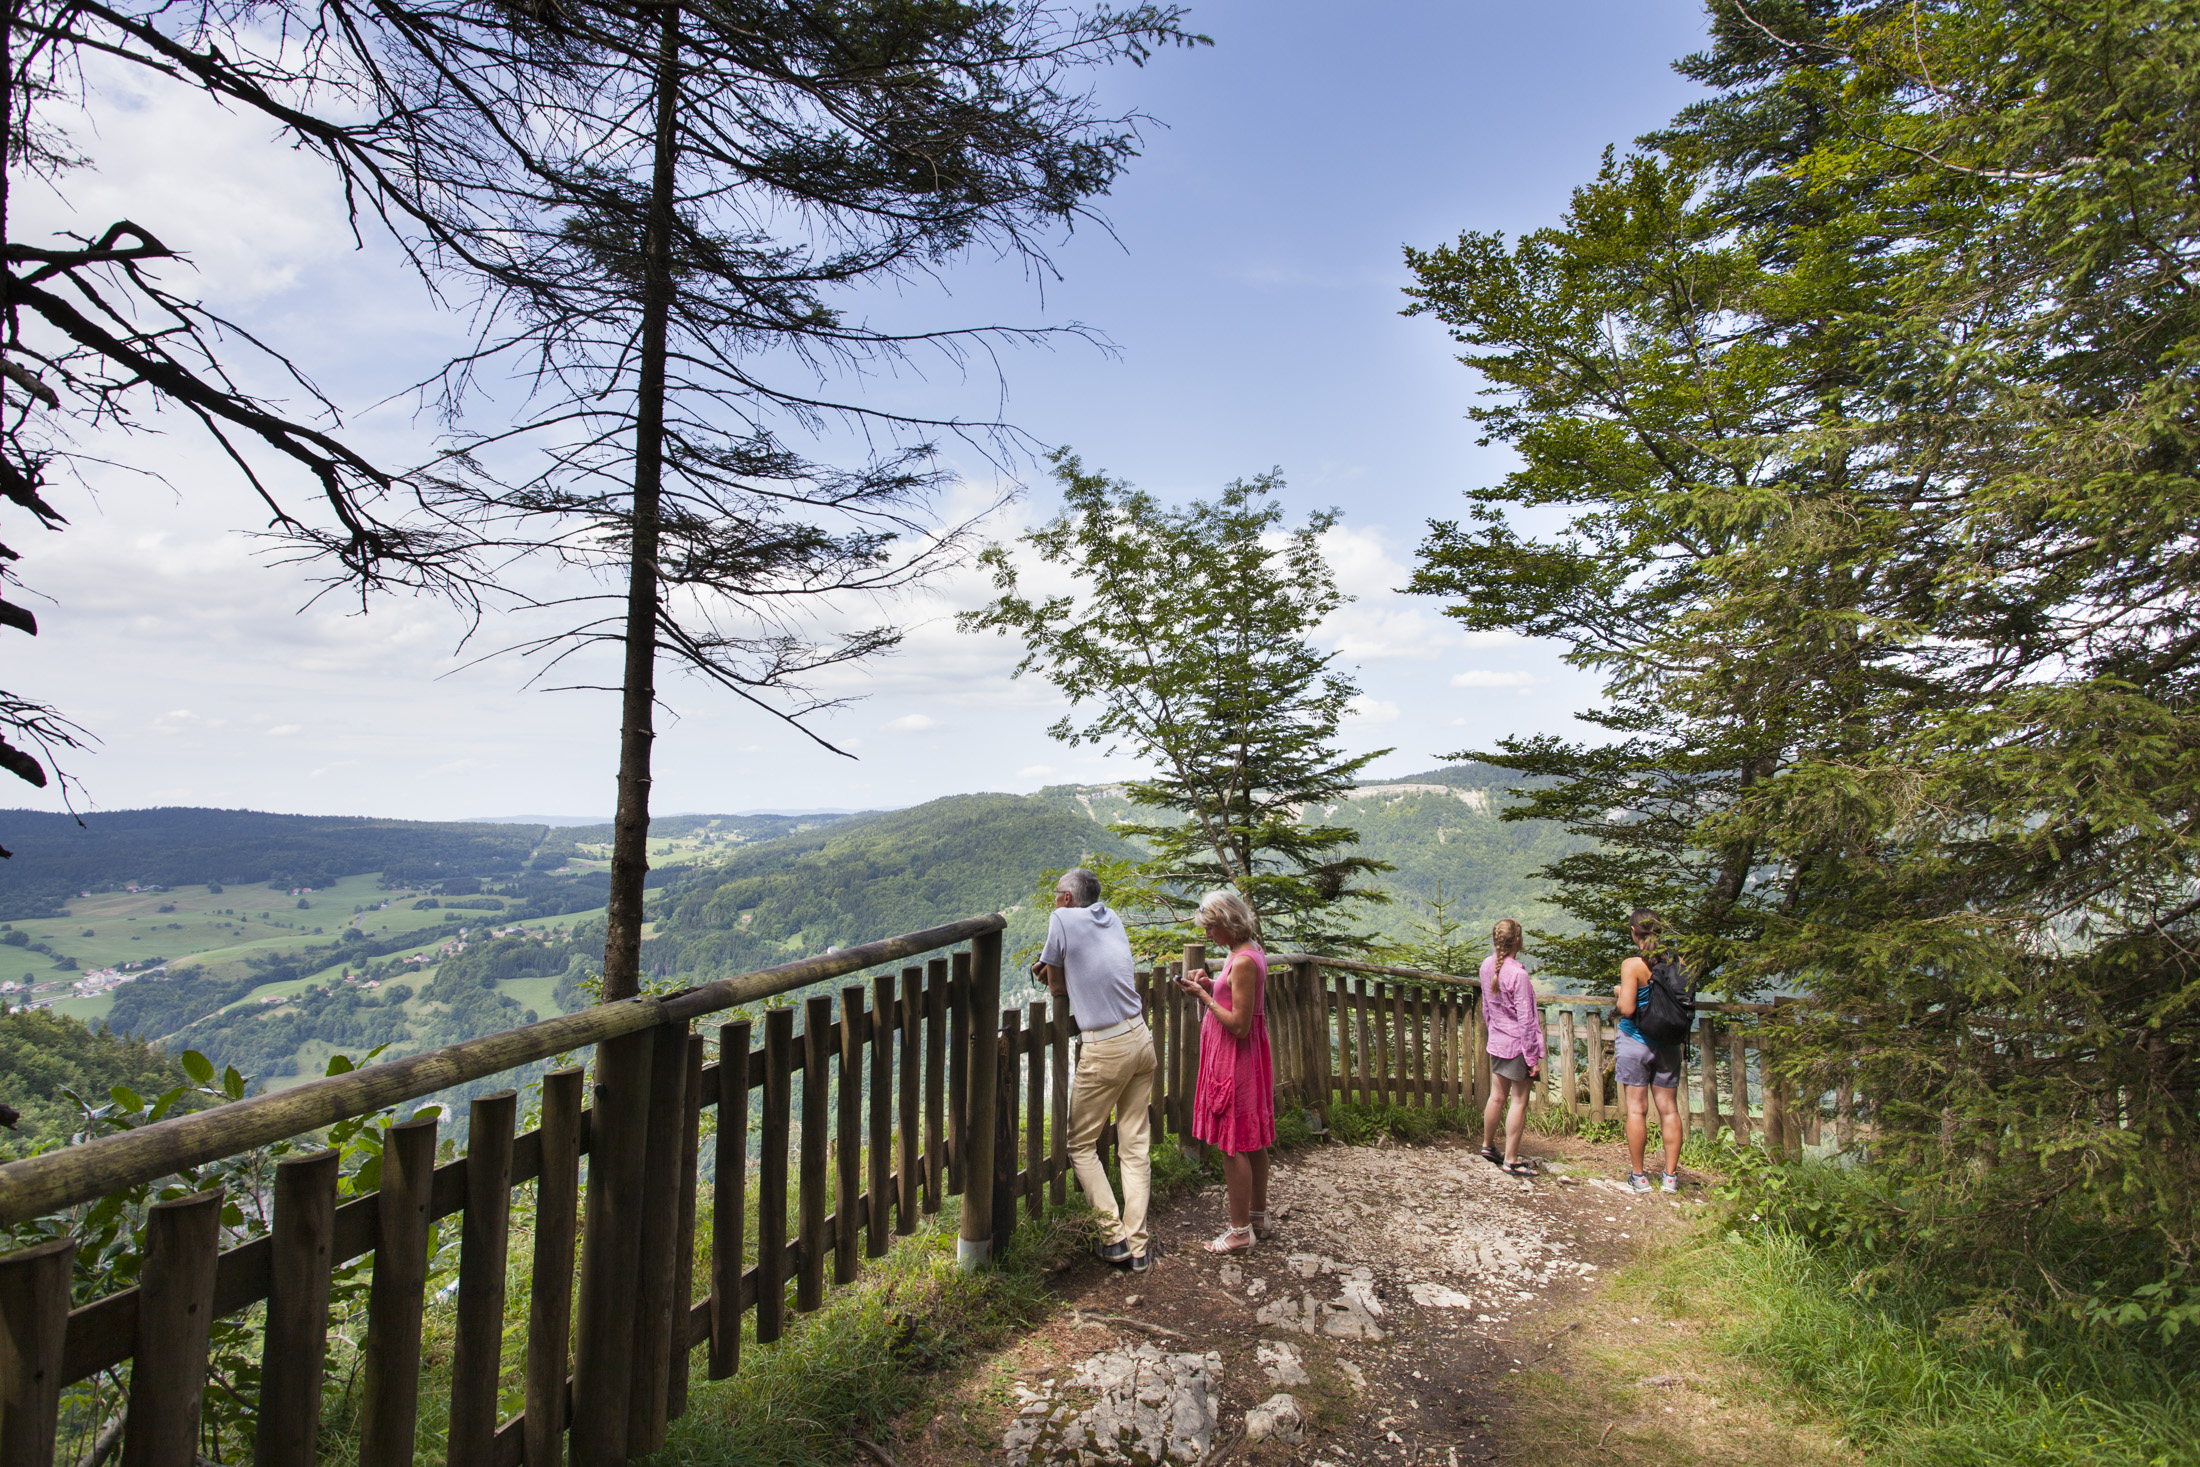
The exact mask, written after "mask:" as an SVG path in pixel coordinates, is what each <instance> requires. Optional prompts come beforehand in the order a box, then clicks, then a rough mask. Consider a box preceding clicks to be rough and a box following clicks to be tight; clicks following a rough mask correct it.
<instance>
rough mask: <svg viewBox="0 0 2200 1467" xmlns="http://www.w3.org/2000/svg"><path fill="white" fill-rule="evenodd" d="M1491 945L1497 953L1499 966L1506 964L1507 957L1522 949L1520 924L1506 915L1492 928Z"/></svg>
mask: <svg viewBox="0 0 2200 1467" xmlns="http://www.w3.org/2000/svg"><path fill="white" fill-rule="evenodd" d="M1490 947H1491V949H1492V950H1493V951H1495V952H1496V954H1497V966H1498V967H1500V968H1502V967H1504V966H1505V961H1506V959H1508V958H1510V957H1512V956H1513V955H1514V954H1516V953H1518V952H1519V951H1520V924H1519V923H1518V922H1515V921H1514V920H1513V919H1512V918H1510V917H1506V918H1504V919H1503V920H1501V921H1500V922H1498V924H1497V925H1496V926H1494V927H1492V928H1491V929H1490Z"/></svg>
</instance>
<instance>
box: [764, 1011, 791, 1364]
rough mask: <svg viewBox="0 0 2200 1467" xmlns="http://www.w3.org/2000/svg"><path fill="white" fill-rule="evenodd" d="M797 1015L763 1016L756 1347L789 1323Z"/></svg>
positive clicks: (777, 1333)
mask: <svg viewBox="0 0 2200 1467" xmlns="http://www.w3.org/2000/svg"><path fill="white" fill-rule="evenodd" d="M793 1101H794V1010H793V1009H791V1008H776V1009H770V1010H767V1011H766V1012H765V1014H764V1104H763V1116H762V1120H763V1124H762V1126H761V1127H760V1129H759V1132H758V1135H757V1154H756V1342H757V1343H758V1344H760V1345H768V1344H770V1343H771V1342H772V1341H773V1340H776V1339H778V1338H779V1331H780V1328H781V1327H782V1325H784V1323H785V1322H786V1318H787V1133H788V1131H789V1129H790V1128H791V1126H792V1123H793V1119H794V1117H793V1114H792V1108H793Z"/></svg>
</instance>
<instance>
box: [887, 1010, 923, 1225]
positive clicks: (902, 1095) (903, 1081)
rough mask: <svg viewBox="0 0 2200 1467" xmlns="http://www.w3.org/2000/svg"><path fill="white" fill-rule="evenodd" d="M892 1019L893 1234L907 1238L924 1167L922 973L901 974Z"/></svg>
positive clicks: (914, 1219)
mask: <svg viewBox="0 0 2200 1467" xmlns="http://www.w3.org/2000/svg"><path fill="white" fill-rule="evenodd" d="M894 1018H895V1020H896V1021H897V1025H898V1027H897V1032H898V1033H899V1034H900V1036H901V1043H900V1045H899V1046H898V1049H899V1053H898V1054H896V1056H895V1061H896V1063H897V1064H898V1065H899V1066H900V1068H899V1069H897V1070H896V1071H895V1072H894V1079H895V1081H896V1082H897V1083H896V1086H895V1090H896V1092H897V1095H898V1097H899V1103H898V1104H897V1106H896V1107H895V1110H896V1114H897V1115H898V1117H899V1118H900V1122H901V1124H900V1128H899V1130H898V1132H897V1133H896V1139H897V1140H898V1141H899V1143H900V1145H899V1147H898V1148H897V1160H896V1162H895V1167H894V1174H895V1177H896V1179H897V1180H898V1181H899V1182H900V1184H901V1185H900V1186H899V1187H898V1188H897V1189H896V1190H895V1197H894V1231H895V1232H896V1233H897V1234H899V1235H901V1236H902V1237H905V1238H906V1237H908V1236H909V1235H911V1234H912V1233H914V1232H916V1230H917V1204H918V1194H919V1190H920V1188H919V1182H920V1180H921V1178H920V1176H919V1172H920V1170H921V1169H922V1167H923V1165H924V1159H923V1155H922V1146H923V1132H924V1116H923V1113H922V1106H923V1103H924V1102H923V1088H922V1086H923V1080H924V1059H923V1050H924V1035H923V1033H922V1031H921V1029H920V1028H919V1026H920V1025H921V1024H922V1023H923V1021H924V969H922V968H904V969H902V970H901V1003H900V1005H899V1006H898V1007H896V1008H895V1010H894Z"/></svg>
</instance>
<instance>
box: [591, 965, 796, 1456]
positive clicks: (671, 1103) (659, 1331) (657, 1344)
mask: <svg viewBox="0 0 2200 1467" xmlns="http://www.w3.org/2000/svg"><path fill="white" fill-rule="evenodd" d="M831 1002H832V1001H831V1000H830V999H827V1000H826V1003H827V1004H828V1005H830V1004H831ZM648 1033H649V1047H650V1055H649V1116H648V1131H647V1139H646V1141H645V1142H644V1150H643V1153H642V1197H643V1199H644V1201H645V1205H644V1207H643V1209H642V1226H641V1235H640V1237H639V1238H638V1239H637V1240H636V1245H635V1259H634V1263H635V1267H634V1282H633V1284H632V1285H631V1287H632V1288H633V1290H634V1337H633V1346H632V1348H633V1352H634V1366H633V1370H634V1374H633V1384H632V1385H631V1386H629V1387H628V1391H627V1415H626V1453H627V1455H628V1456H630V1457H645V1456H648V1455H649V1454H650V1453H652V1452H655V1451H656V1450H657V1449H658V1448H659V1447H662V1446H663V1445H664V1442H665V1421H666V1417H665V1409H666V1404H667V1402H668V1401H669V1399H670V1391H671V1389H672V1352H673V1350H674V1348H675V1345H674V1343H673V1341H674V1329H675V1324H674V1316H675V1315H678V1316H679V1324H681V1325H685V1324H686V1323H687V1311H686V1308H685V1304H686V1301H685V1300H679V1301H675V1300H674V1299H673V1297H672V1287H673V1280H674V1277H675V1275H677V1273H678V1272H679V1256H678V1255H679V1243H680V1203H679V1194H680V1156H681V1153H682V1152H683V1151H684V1150H685V1149H686V1144H687V1143H686V1137H685V1136H684V1135H683V1134H682V1130H683V1123H684V1122H685V1120H686V1117H687V1055H688V1029H687V1025H686V1024H685V1023H678V1024H659V1025H658V1026H656V1027H655V1028H654V1029H651V1030H649V1031H648ZM683 1338H684V1336H683Z"/></svg>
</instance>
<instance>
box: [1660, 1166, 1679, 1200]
mask: <svg viewBox="0 0 2200 1467" xmlns="http://www.w3.org/2000/svg"><path fill="white" fill-rule="evenodd" d="M1680 1189H1681V1174H1680V1173H1679V1172H1667V1173H1666V1174H1665V1180H1664V1181H1663V1182H1660V1183H1659V1184H1658V1190H1659V1191H1660V1192H1663V1193H1664V1194H1665V1195H1666V1196H1668V1197H1670V1196H1672V1195H1673V1194H1674V1193H1676V1192H1678V1191H1680Z"/></svg>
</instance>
